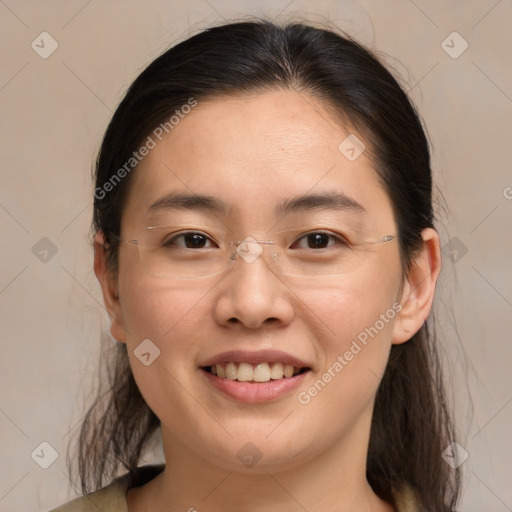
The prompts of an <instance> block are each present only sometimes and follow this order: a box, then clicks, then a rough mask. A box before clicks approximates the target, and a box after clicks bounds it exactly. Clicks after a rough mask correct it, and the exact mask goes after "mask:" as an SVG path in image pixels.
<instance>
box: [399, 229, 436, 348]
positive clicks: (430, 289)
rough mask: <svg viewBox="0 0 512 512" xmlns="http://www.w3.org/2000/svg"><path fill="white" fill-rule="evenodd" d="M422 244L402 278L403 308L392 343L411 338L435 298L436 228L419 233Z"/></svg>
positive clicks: (423, 320) (419, 326)
mask: <svg viewBox="0 0 512 512" xmlns="http://www.w3.org/2000/svg"><path fill="white" fill-rule="evenodd" d="M422 239H423V243H422V246H421V248H420V249H419V250H418V251H417V253H416V254H415V255H414V257H413V259H412V261H411V268H410V270H409V272H408V274H407V276H405V278H404V286H403V289H402V294H401V300H400V303H401V305H402V309H401V311H400V313H399V314H398V315H397V318H396V322H395V324H394V326H393V335H392V343H393V344H400V343H404V342H406V341H408V340H410V339H411V338H412V337H413V336H414V335H415V334H416V333H417V332H418V331H419V330H420V328H421V326H422V325H423V324H424V323H425V321H426V320H427V318H428V316H429V314H430V310H431V309H432V303H433V300H434V295H435V289H436V283H437V279H438V277H439V274H440V272H441V250H440V242H439V235H438V233H437V231H436V230H435V229H432V228H426V229H424V230H423V232H422Z"/></svg>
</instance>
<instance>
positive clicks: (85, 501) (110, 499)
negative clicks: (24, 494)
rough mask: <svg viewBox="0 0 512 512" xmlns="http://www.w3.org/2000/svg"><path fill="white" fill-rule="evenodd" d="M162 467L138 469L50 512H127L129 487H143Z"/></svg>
mask: <svg viewBox="0 0 512 512" xmlns="http://www.w3.org/2000/svg"><path fill="white" fill-rule="evenodd" d="M163 469H164V465H152V466H145V467H142V468H138V469H137V471H136V472H135V474H134V475H130V474H126V475H123V476H121V477H119V478H117V479H115V480H114V481H113V482H112V483H111V484H109V485H107V486H106V487H104V488H103V489H99V490H98V491H95V492H91V493H90V494H86V495H84V496H80V497H79V498H76V499H74V500H73V501H70V502H69V503H66V504H65V505H61V506H60V507H57V508H55V509H53V510H51V511H50V512H98V511H99V510H105V511H106V510H108V512H128V507H127V505H126V492H127V491H128V489H129V488H130V487H133V486H138V485H143V484H144V483H147V482H149V480H151V479H152V478H154V477H155V476H156V475H158V474H159V473H160V472H162V471H163Z"/></svg>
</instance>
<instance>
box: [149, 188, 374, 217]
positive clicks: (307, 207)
mask: <svg viewBox="0 0 512 512" xmlns="http://www.w3.org/2000/svg"><path fill="white" fill-rule="evenodd" d="M165 210H202V211H206V212H215V213H219V214H224V215H226V214H227V212H228V210H229V205H228V204H227V203H225V202H224V201H221V200H220V199H218V198H217V197H214V196H209V195H201V194H188V193H181V192H171V193H169V194H166V195H165V196H163V197H161V198H160V199H158V200H156V201H155V202H154V203H152V204H151V206H149V208H148V210H147V214H152V213H156V212H159V211H165ZM318 210H321V211H324V210H347V211H350V212H354V213H365V212H366V209H365V208H364V207H363V206H362V205H361V204H360V203H358V202H357V201H356V200H355V199H352V198H350V197H348V196H346V195H345V194H343V193H337V192H323V193H318V194H304V195H300V196H296V197H292V198H289V199H285V200H283V201H281V202H280V203H279V204H278V205H277V206H276V207H275V210H274V213H275V215H276V217H280V216H284V215H289V214H292V213H299V212H305V211H318Z"/></svg>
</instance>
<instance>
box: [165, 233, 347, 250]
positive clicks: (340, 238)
mask: <svg viewBox="0 0 512 512" xmlns="http://www.w3.org/2000/svg"><path fill="white" fill-rule="evenodd" d="M317 234H320V235H326V236H328V237H329V238H332V239H334V240H336V241H337V242H338V244H339V245H342V246H349V245H350V243H349V242H348V240H347V239H346V238H344V237H343V236H341V235H335V234H334V233H330V232H326V231H309V232H307V233H304V234H303V235H301V236H300V237H299V238H297V239H296V240H295V241H294V242H293V243H292V246H294V245H296V244H297V243H298V242H300V241H301V240H303V239H306V238H307V237H308V236H311V235H317ZM187 235H200V236H202V237H204V238H206V239H208V240H210V241H211V238H210V237H209V236H208V235H206V234H204V233H201V232H200V231H186V232H183V233H180V234H178V235H175V236H173V237H172V238H170V239H169V240H167V241H165V242H164V243H163V244H162V245H163V246H164V247H171V246H172V245H173V244H172V242H175V241H176V240H177V239H179V238H183V237H186V236H187ZM335 245H336V244H335ZM180 247H183V246H180ZM329 247H332V245H327V247H321V248H320V249H326V248H329ZM185 248H187V247H185ZM204 248H205V247H201V249H204ZM206 248H208V247H206ZM188 249H193V248H190V247H188ZM311 250H318V249H315V248H313V249H311Z"/></svg>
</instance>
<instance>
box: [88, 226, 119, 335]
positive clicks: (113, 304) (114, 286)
mask: <svg viewBox="0 0 512 512" xmlns="http://www.w3.org/2000/svg"><path fill="white" fill-rule="evenodd" d="M94 273H95V274H96V277H97V278H98V281H99V282H100V285H101V289H102V291H103V301H104V302H105V307H106V308H107V312H108V315H109V317H110V320H111V325H110V333H111V334H112V336H113V337H114V338H115V339H116V340H117V341H121V342H123V343H125V342H126V330H125V328H124V327H123V315H122V310H121V305H120V303H119V292H118V281H117V276H115V275H113V274H112V272H111V271H110V270H109V268H108V266H107V250H106V247H105V235H104V234H103V233H102V232H101V231H99V232H98V233H97V234H96V236H95V237H94Z"/></svg>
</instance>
